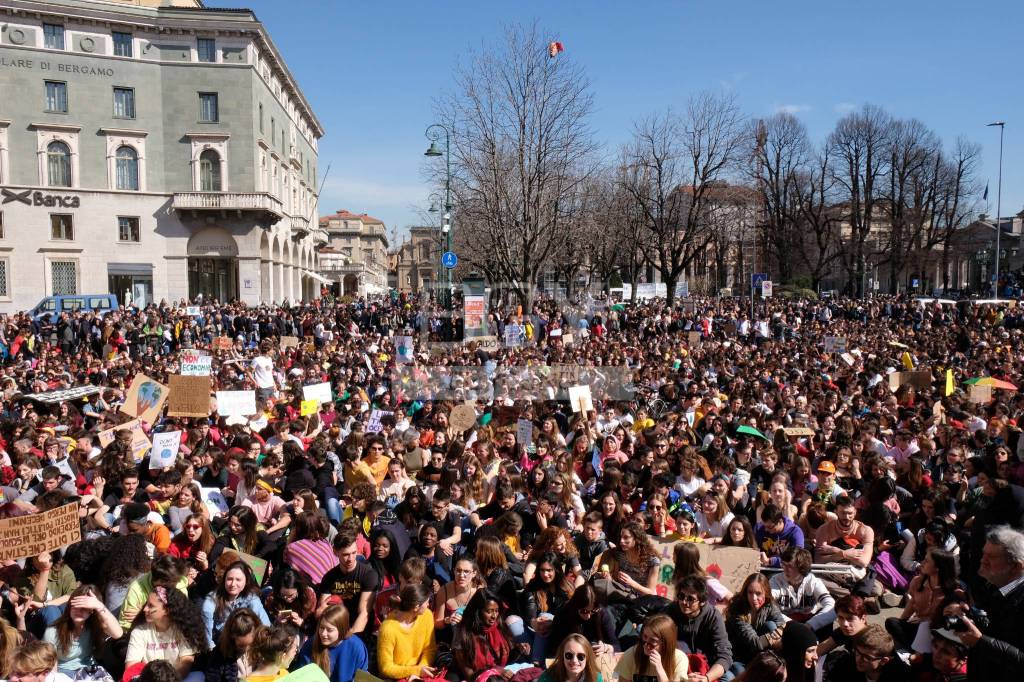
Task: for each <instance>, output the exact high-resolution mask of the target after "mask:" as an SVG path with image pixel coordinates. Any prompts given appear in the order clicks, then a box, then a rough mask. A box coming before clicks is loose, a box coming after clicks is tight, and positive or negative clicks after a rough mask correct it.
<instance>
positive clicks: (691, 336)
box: [686, 332, 701, 346]
mask: <svg viewBox="0 0 1024 682" xmlns="http://www.w3.org/2000/svg"><path fill="white" fill-rule="evenodd" d="M700 340H701V334H700V332H686V345H688V346H699V345H700Z"/></svg>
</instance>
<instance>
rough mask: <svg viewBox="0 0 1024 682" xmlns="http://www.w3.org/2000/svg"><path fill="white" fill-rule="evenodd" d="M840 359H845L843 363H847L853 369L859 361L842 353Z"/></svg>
mask: <svg viewBox="0 0 1024 682" xmlns="http://www.w3.org/2000/svg"><path fill="white" fill-rule="evenodd" d="M839 357H841V358H842V359H843V362H845V363H846V364H847V365H849V366H850V367H853V366H854V365H855V364H857V361H856V360H855V359H854V358H853V356H852V355H850V354H849V353H840V355H839Z"/></svg>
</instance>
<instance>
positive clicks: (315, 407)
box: [299, 398, 320, 417]
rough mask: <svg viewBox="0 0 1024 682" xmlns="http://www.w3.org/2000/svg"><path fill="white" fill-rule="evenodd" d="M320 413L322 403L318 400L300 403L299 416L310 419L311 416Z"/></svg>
mask: <svg viewBox="0 0 1024 682" xmlns="http://www.w3.org/2000/svg"><path fill="white" fill-rule="evenodd" d="M319 411H320V401H319V400H316V399H315V398H314V399H313V400H303V401H302V402H301V403H299V416H300V417H308V416H309V415H311V414H316V413H317V412H319Z"/></svg>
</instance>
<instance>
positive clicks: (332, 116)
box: [207, 0, 1024, 239]
mask: <svg viewBox="0 0 1024 682" xmlns="http://www.w3.org/2000/svg"><path fill="white" fill-rule="evenodd" d="M207 4H208V5H211V6H245V7H250V8H252V9H253V10H254V11H255V12H256V14H257V16H258V17H259V18H260V19H261V20H262V21H263V22H264V23H265V24H266V25H267V26H268V27H269V30H270V33H271V35H272V37H273V39H274V41H275V42H276V43H277V45H278V47H279V49H280V50H281V52H282V53H283V54H284V57H285V59H286V60H287V62H288V65H289V67H290V69H291V70H292V72H293V74H294V75H295V76H296V78H297V79H298V81H299V83H300V85H301V87H302V88H303V91H304V92H305V94H306V96H307V98H308V99H309V100H310V101H311V102H312V104H313V107H314V109H315V111H316V113H317V115H318V116H319V118H320V120H321V121H322V122H323V124H324V126H325V128H326V129H327V135H326V137H325V138H324V139H323V140H322V141H321V146H320V169H321V171H323V170H326V168H327V164H328V163H330V164H331V170H330V175H329V176H328V178H327V181H326V185H325V187H324V192H323V195H322V196H321V199H320V212H321V214H326V213H331V212H333V211H334V210H336V209H340V208H345V209H348V210H351V211H354V212H367V213H369V214H371V215H373V216H376V217H377V218H380V219H381V220H383V221H384V222H385V223H386V224H387V226H388V230H389V233H390V231H391V229H392V228H395V229H396V230H397V231H398V235H399V239H401V235H402V231H403V230H404V229H405V228H406V227H407V226H409V225H412V224H418V223H419V222H420V215H421V211H422V209H424V208H425V207H426V205H427V195H428V194H429V192H430V190H429V188H428V187H427V185H426V184H425V183H424V181H423V175H422V170H423V164H424V161H425V159H424V157H423V151H424V150H425V149H426V146H427V141H426V139H425V138H424V136H423V131H424V129H425V128H426V126H427V125H428V124H429V123H431V121H432V103H433V101H434V98H435V97H437V96H438V95H439V94H441V93H444V92H445V91H446V90H448V89H449V88H450V87H451V85H452V74H453V72H454V69H455V67H456V66H457V65H458V64H459V63H460V61H461V63H465V62H466V60H467V59H468V58H469V55H470V53H471V51H472V50H473V49H479V48H480V47H481V46H485V45H487V44H492V45H493V44H496V43H497V42H498V41H500V39H501V36H502V32H503V26H505V25H507V24H509V23H516V22H530V21H533V20H534V19H536V20H538V21H539V23H540V25H541V26H542V27H543V28H544V29H545V30H546V31H548V32H550V34H551V37H552V38H553V39H556V40H560V41H561V42H563V43H564V44H565V48H566V53H565V54H564V55H563V56H564V57H566V58H569V59H573V60H576V61H578V62H580V63H581V64H582V65H583V67H584V68H585V70H586V73H587V75H588V77H589V78H590V80H591V84H592V88H593V93H594V96H595V104H596V106H595V112H594V116H593V120H592V124H593V127H594V130H595V131H596V134H597V137H598V140H600V141H601V142H602V143H604V144H605V145H606V146H607V150H608V152H609V153H612V152H613V151H614V149H615V148H616V147H617V146H618V145H620V144H621V143H622V142H624V141H626V140H627V139H628V137H629V135H630V132H631V129H632V125H633V122H634V121H635V120H636V119H638V118H641V117H643V116H645V115H647V114H649V113H652V112H655V111H661V110H664V109H665V108H666V107H669V106H675V107H679V106H681V105H682V104H683V103H684V102H685V101H686V98H687V97H688V96H689V95H690V94H691V93H693V92H696V91H699V90H703V89H709V88H710V89H722V90H727V91H730V92H732V93H734V94H735V95H736V97H737V100H738V102H739V104H740V106H741V107H742V108H743V110H744V111H745V113H747V114H748V115H750V116H764V115H770V114H771V113H773V112H774V111H776V110H778V109H780V108H782V107H787V108H790V110H792V111H794V113H797V115H798V116H799V117H800V118H801V119H802V120H803V121H804V122H805V123H806V124H807V127H808V130H809V132H810V134H811V136H812V138H813V139H814V140H815V141H819V140H821V139H823V138H824V137H825V136H826V135H827V134H828V132H829V131H830V130H831V129H832V127H833V126H834V124H835V122H836V121H837V120H838V119H839V118H840V117H842V115H843V114H844V113H846V112H847V111H848V110H850V109H851V108H854V107H858V106H860V105H861V104H863V103H873V104H877V105H880V106H882V107H884V108H885V109H887V110H888V111H889V112H890V113H892V114H894V115H896V116H899V117H907V118H909V117H916V118H919V119H920V120H921V121H923V122H924V123H925V124H926V125H928V126H929V127H931V128H932V129H933V130H935V131H936V132H937V133H938V134H939V135H940V136H941V137H942V138H943V140H944V141H945V142H946V143H947V144H952V142H953V141H954V140H955V138H956V137H957V136H959V135H964V136H966V137H968V138H969V139H971V140H973V141H975V142H978V143H980V144H982V145H983V155H984V160H983V167H982V172H981V174H982V182H985V181H986V180H987V181H989V183H990V192H989V204H990V207H989V212H990V213H994V212H995V208H996V207H995V203H996V172H997V167H998V153H999V133H998V129H997V128H986V127H985V124H986V123H989V122H991V121H994V120H997V119H1001V120H1005V121H1006V123H1007V126H1006V143H1005V149H1004V161H1003V201H1002V209H1003V210H1002V213H1003V215H1009V214H1011V213H1016V212H1018V211H1020V210H1021V209H1022V208H1024V161H1022V160H1024V56H1022V54H1021V50H1020V45H1021V41H1020V38H1019V31H1020V27H1021V26H1022V25H1024V2H1021V1H1020V0H992V1H990V2H986V3H966V2H951V1H949V0H931V1H924V0H888V1H886V2H881V1H879V0H847V1H846V2H835V1H833V0H817V1H816V2H811V1H808V0H783V1H782V2H774V3H768V2H763V1H761V2H753V1H748V0H737V1H735V2H695V1H693V0H657V1H655V0H635V1H632V2H628V1H626V0H620V1H618V2H612V1H608V0H592V1H590V2H556V1H555V0H548V1H546V2H541V1H532V0H531V1H521V0H505V1H498V0H483V1H480V0H477V1H476V2H464V1H455V0H451V1H446V0H436V1H434V2H405V1H404V0H401V1H400V0H391V1H387V0H385V1H383V2H380V1H377V2H366V1H360V2H354V1H350V0H344V1H334V0H292V1H291V2H284V1H282V0H209V1H208V2H207ZM560 58H561V57H560Z"/></svg>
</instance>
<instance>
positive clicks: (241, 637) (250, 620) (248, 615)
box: [203, 609, 263, 682]
mask: <svg viewBox="0 0 1024 682" xmlns="http://www.w3.org/2000/svg"><path fill="white" fill-rule="evenodd" d="M261 627H263V624H262V623H260V619H259V616H257V615H256V614H255V613H253V612H252V611H250V610H249V609H237V610H235V611H233V612H232V613H231V615H230V616H228V619H227V621H226V622H225V623H224V627H223V628H222V629H221V631H220V638H219V639H218V640H217V646H216V647H214V648H213V650H212V651H210V655H209V657H208V658H207V659H206V665H205V666H204V670H203V672H204V673H205V674H206V682H238V680H240V679H242V678H244V677H246V676H247V675H248V674H249V673H250V672H251V668H250V667H249V657H248V656H247V654H248V652H249V647H250V646H252V642H253V640H254V639H256V631H257V630H259V629H260V628H261Z"/></svg>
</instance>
